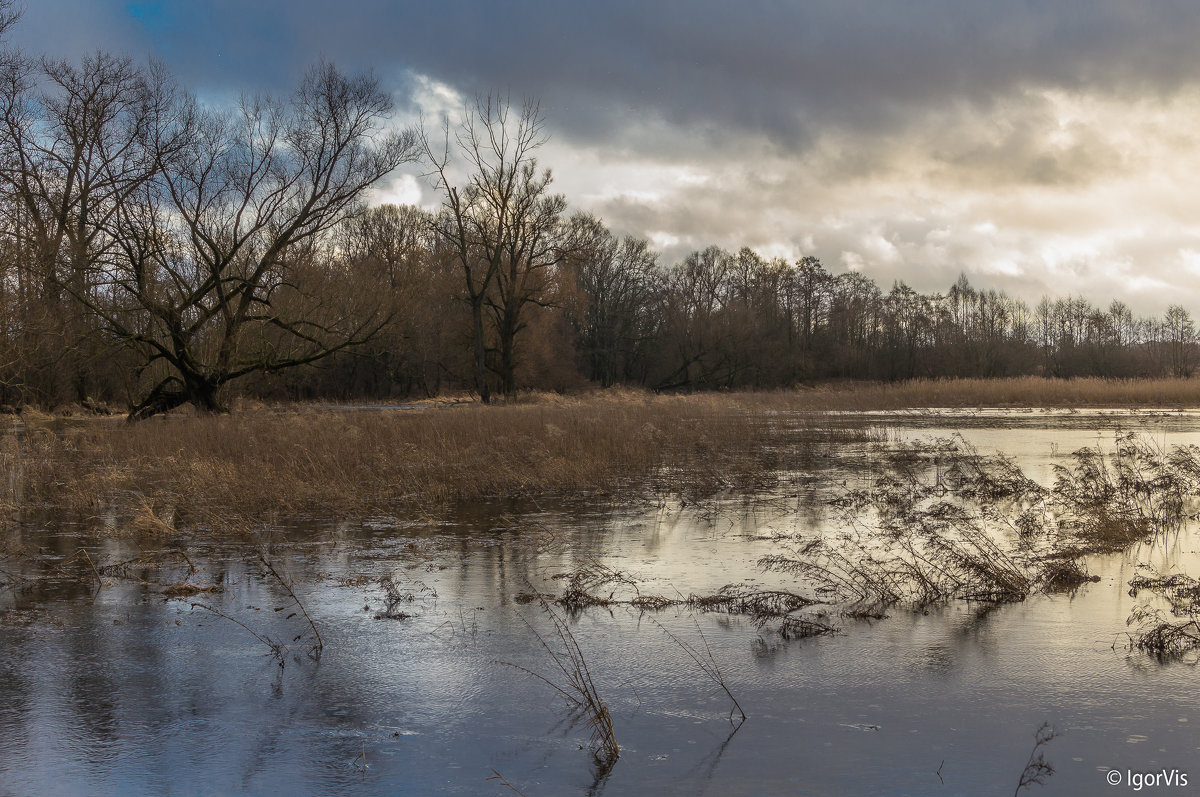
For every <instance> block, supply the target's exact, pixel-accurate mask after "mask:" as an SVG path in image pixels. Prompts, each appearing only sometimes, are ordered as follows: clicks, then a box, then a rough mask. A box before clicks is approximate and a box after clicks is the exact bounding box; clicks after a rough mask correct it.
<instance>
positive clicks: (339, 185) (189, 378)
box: [76, 63, 415, 419]
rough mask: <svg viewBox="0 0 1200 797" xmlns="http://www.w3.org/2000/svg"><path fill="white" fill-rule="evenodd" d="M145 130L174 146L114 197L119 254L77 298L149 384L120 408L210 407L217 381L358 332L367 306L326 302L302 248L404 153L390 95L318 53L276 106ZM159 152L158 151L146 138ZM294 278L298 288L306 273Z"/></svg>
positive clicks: (188, 105) (185, 104)
mask: <svg viewBox="0 0 1200 797" xmlns="http://www.w3.org/2000/svg"><path fill="white" fill-rule="evenodd" d="M176 107H177V113H176V114H175V116H174V117H173V119H172V120H170V124H168V125H165V126H163V127H162V128H161V129H160V130H159V131H158V136H159V138H160V139H162V138H165V137H168V136H179V137H181V138H182V139H183V140H184V141H186V142H187V145H186V146H185V147H182V148H180V149H178V150H177V151H175V152H171V153H170V154H169V157H163V158H162V160H161V168H160V169H159V170H158V171H157V172H156V174H155V177H154V179H153V180H150V181H146V182H145V183H144V184H142V185H140V187H139V190H138V191H137V193H136V196H133V197H131V201H127V202H123V203H121V204H120V205H119V210H118V213H117V214H116V223H115V227H114V232H113V234H114V239H115V240H116V241H117V243H118V245H119V247H120V256H119V257H114V258H112V259H111V260H110V261H109V262H107V263H106V264H105V265H104V266H103V267H102V268H100V269H99V270H98V273H97V275H96V276H97V279H98V280H99V281H101V282H102V283H103V284H102V289H101V290H100V291H98V292H96V293H95V294H85V295H80V294H76V298H78V299H80V300H81V301H83V302H84V303H85V305H86V306H87V307H88V309H89V310H90V311H92V312H93V313H94V314H95V315H96V316H97V317H98V318H100V319H101V321H102V323H103V325H104V327H105V329H106V330H107V331H108V332H109V333H110V334H112V335H113V336H115V337H116V338H117V339H118V340H120V341H121V342H123V343H125V344H126V345H128V346H130V347H132V348H133V349H135V350H136V351H137V352H138V353H139V354H140V356H141V357H142V372H143V374H144V375H145V377H146V378H147V379H148V382H147V384H148V385H149V387H148V388H147V389H145V390H144V391H143V392H142V393H141V395H140V396H139V399H138V400H137V401H136V402H135V403H134V404H133V406H132V408H131V411H130V418H131V419H137V418H144V417H147V416H149V415H153V414H155V413H159V412H164V411H166V410H169V409H171V408H172V407H176V406H179V405H180V404H184V403H191V404H193V405H195V406H197V407H199V408H201V409H204V410H208V411H219V410H221V409H223V405H222V402H221V399H220V395H219V393H220V391H221V389H222V387H223V386H224V385H226V384H228V383H229V382H231V381H233V380H235V379H238V378H239V377H242V376H245V375H247V374H250V373H254V372H260V371H265V372H274V371H278V370H280V369H284V368H290V367H294V366H297V365H302V364H305V363H311V362H314V361H316V360H318V359H321V358H323V357H326V356H328V355H329V354H331V353H333V352H335V351H338V350H340V349H343V348H346V347H347V346H352V345H355V344H357V343H361V342H363V341H364V340H366V339H368V338H369V337H370V336H371V335H372V334H373V332H374V331H375V330H377V329H378V327H379V325H380V324H381V323H382V319H381V318H380V317H379V315H378V314H377V313H373V312H370V310H369V309H364V308H362V307H352V306H349V305H347V304H346V303H345V302H340V303H339V302H338V301H337V297H334V296H332V295H331V294H330V293H329V291H330V290H331V289H332V288H334V287H336V286H335V285H334V284H333V282H332V281H331V280H329V279H317V280H316V285H317V287H315V288H314V287H313V280H311V279H309V280H307V281H305V280H301V279H300V277H301V276H303V275H304V274H305V273H306V272H308V274H309V275H310V276H311V275H312V273H313V272H314V271H319V270H320V269H319V264H315V263H314V261H313V258H314V256H315V253H317V252H319V247H318V243H319V242H320V240H321V239H322V237H323V236H324V235H325V234H326V233H327V232H328V231H329V230H331V229H332V228H333V227H334V226H335V225H337V224H338V223H339V222H341V221H343V220H345V219H347V218H349V217H350V216H352V215H353V214H355V213H356V212H358V211H359V209H360V208H361V202H362V196H363V193H364V192H365V191H366V189H367V188H369V187H370V186H372V185H373V184H375V183H376V182H377V181H378V180H380V179H381V178H382V177H384V176H385V175H387V174H388V173H389V172H391V171H392V170H393V169H395V168H396V167H397V166H399V165H400V164H401V163H404V162H405V161H408V160H411V159H412V158H413V157H414V152H415V148H414V145H415V136H414V135H413V134H412V133H411V132H403V133H398V134H386V135H385V134H383V133H382V127H383V123H384V121H385V118H386V115H387V114H388V112H389V111H390V109H391V99H390V97H389V96H388V95H387V93H386V92H384V91H383V90H382V89H381V88H380V86H379V83H378V81H377V80H376V79H375V78H374V77H372V76H369V75H361V76H357V77H350V76H347V75H344V74H343V73H341V72H340V71H338V70H337V69H336V68H335V67H334V66H333V65H332V64H328V63H321V64H318V65H317V66H315V67H313V68H312V69H311V70H310V71H309V72H308V74H307V75H306V76H305V77H304V79H303V81H302V82H301V85H300V87H299V89H298V90H297V91H296V92H295V94H294V95H293V96H292V98H291V100H290V102H286V103H285V102H281V101H278V100H275V99H272V98H269V97H243V98H242V100H241V101H240V103H239V104H238V106H237V108H236V110H235V111H233V112H232V113H217V112H213V111H208V110H204V109H202V108H200V107H199V106H198V105H197V103H196V102H195V101H194V100H192V99H184V100H183V101H181V102H180V103H178V104H177V106H176ZM160 149H161V148H160ZM306 282H307V283H308V284H307V285H306V284H305V283H306Z"/></svg>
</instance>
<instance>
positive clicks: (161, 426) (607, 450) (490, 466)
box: [23, 392, 864, 528]
mask: <svg viewBox="0 0 1200 797" xmlns="http://www.w3.org/2000/svg"><path fill="white" fill-rule="evenodd" d="M757 398H758V397H756V396H752V395H751V396H747V397H743V396H736V395H735V396H724V395H715V394H709V395H705V396H676V397H660V396H651V395H649V394H642V393H629V392H618V393H603V394H598V395H596V396H593V397H590V398H587V399H578V398H577V399H564V400H561V401H547V400H540V401H536V402H532V403H524V404H515V405H509V406H490V407H484V406H479V405H464V406H450V407H445V408H439V409H424V410H415V411H403V410H382V411H381V410H359V411H335V410H316V409H306V408H299V409H292V410H288V411H280V410H256V411H245V412H238V413H233V414H229V415H222V416H177V417H167V418H157V419H152V420H150V421H147V422H143V423H139V424H134V425H127V424H124V423H121V422H119V421H116V420H112V419H97V420H94V421H91V422H89V423H84V424H74V425H70V426H65V427H61V428H59V429H57V430H55V431H53V432H52V431H50V430H48V429H44V428H39V429H32V430H30V431H29V433H28V434H27V435H26V439H25V443H24V446H23V465H24V488H25V498H26V500H28V501H31V502H40V503H47V504H52V505H58V506H69V507H76V508H88V507H91V506H94V505H96V504H117V505H119V506H124V507H126V508H128V509H129V511H130V512H133V511H134V510H135V509H136V510H137V511H138V512H140V513H141V516H142V519H141V521H140V523H141V525H146V521H147V519H148V518H150V517H154V518H161V517H166V516H170V517H172V518H173V519H174V525H175V526H176V527H180V528H183V527H185V526H186V525H187V519H188V518H189V516H190V517H191V518H192V519H193V525H194V523H195V519H196V517H197V516H199V517H209V516H211V515H213V514H216V515H218V516H220V515H229V516H232V517H234V518H242V519H245V518H257V517H266V516H269V515H272V514H276V515H277V514H281V513H282V514H289V513H305V512H315V511H319V512H321V513H323V514H330V513H334V514H338V513H340V514H359V513H363V512H368V511H378V510H380V509H396V508H404V507H410V508H411V507H429V506H439V505H446V504H450V503H453V502H457V501H469V500H479V499H486V498H492V497H510V496H528V495H543V494H546V493H558V494H591V495H596V494H599V495H604V494H609V493H613V492H618V491H626V490H640V489H645V488H649V489H661V490H666V491H669V492H675V493H679V494H681V495H685V496H687V497H695V496H700V495H705V494H711V493H715V492H718V491H720V490H723V489H731V488H752V487H763V486H769V485H770V483H771V482H772V479H773V475H772V474H774V473H776V472H778V471H780V470H783V469H788V468H796V467H802V466H804V465H805V464H806V463H809V462H810V461H811V457H812V456H814V455H816V454H818V453H819V452H820V451H821V450H822V445H823V444H826V443H835V442H844V441H846V440H854V439H862V437H863V434H864V433H863V432H861V431H846V430H840V431H838V430H834V431H831V430H822V429H820V428H818V427H817V426H816V425H815V424H814V423H813V422H805V421H800V422H798V423H796V424H788V425H787V426H786V427H784V426H783V425H781V424H778V423H773V422H772V420H771V419H772V417H773V416H771V415H770V414H769V413H765V412H763V407H762V405H761V404H759V403H757ZM768 403H769V402H768Z"/></svg>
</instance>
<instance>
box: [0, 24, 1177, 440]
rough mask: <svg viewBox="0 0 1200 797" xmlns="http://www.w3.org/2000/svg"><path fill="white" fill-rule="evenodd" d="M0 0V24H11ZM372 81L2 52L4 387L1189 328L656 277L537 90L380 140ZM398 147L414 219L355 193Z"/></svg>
mask: <svg viewBox="0 0 1200 797" xmlns="http://www.w3.org/2000/svg"><path fill="white" fill-rule="evenodd" d="M9 9H11V2H5V0H0V31H2V29H3V28H4V27H5V26H7V25H10V24H12V23H13V21H14V17H13V16H12V15H11V14H7V13H6V12H7V10H9ZM390 110H391V99H390V96H389V94H388V93H387V92H385V91H383V90H382V88H381V87H380V86H379V84H378V82H377V81H376V80H375V79H373V78H371V77H369V76H352V75H345V74H343V73H341V72H340V71H338V70H337V69H336V68H335V67H334V66H332V65H330V64H324V63H322V64H318V65H316V66H315V67H313V68H312V69H311V70H310V71H309V72H308V74H307V75H306V76H305V77H304V78H303V80H302V81H301V83H300V85H299V86H298V87H297V89H296V90H295V91H294V92H293V93H292V94H291V95H289V96H287V97H283V98H279V97H267V96H246V97H242V98H241V99H240V101H238V102H237V103H234V104H233V105H231V106H229V107H219V108H215V107H210V106H206V105H204V104H203V103H201V102H199V101H198V100H197V99H196V98H195V97H194V96H192V95H191V94H190V93H189V92H187V91H186V90H185V89H184V88H182V87H180V86H179V85H177V84H176V83H175V81H174V80H173V79H172V77H171V76H170V75H168V74H166V73H165V72H164V70H163V69H161V68H160V67H158V66H153V65H152V66H148V67H146V66H140V65H138V64H135V63H134V62H133V61H132V60H130V59H128V58H122V57H117V56H112V55H108V54H104V53H99V54H97V55H94V56H89V57H87V58H84V59H82V60H81V61H80V62H78V63H68V62H65V61H56V60H51V59H45V58H31V57H29V56H26V55H23V54H20V53H14V52H6V53H4V54H3V56H2V58H0V403H2V404H6V405H10V406H20V405H23V404H33V405H40V406H46V407H53V406H57V405H61V404H69V403H79V404H85V405H88V404H99V403H105V404H109V405H112V406H117V407H122V408H128V409H129V411H130V413H131V417H146V416H149V415H152V414H155V413H158V412H163V411H167V410H169V409H171V408H172V407H175V406H178V405H180V404H183V403H191V404H193V405H195V406H197V407H200V408H202V409H206V410H219V409H221V408H222V407H223V406H224V405H225V402H226V401H227V400H228V397H229V396H230V395H231V394H232V393H234V392H241V393H245V394H250V395H255V396H261V397H272V398H296V399H299V398H318V397H325V398H332V399H339V400H346V399H372V398H389V397H401V396H414V395H419V396H425V395H432V394H437V393H440V392H446V391H458V390H464V389H468V390H474V391H475V392H477V393H478V394H479V395H480V396H481V397H483V398H484V399H485V400H487V399H488V398H489V397H490V396H491V395H493V394H506V395H511V394H513V393H514V392H515V391H516V390H518V389H519V388H542V389H573V388H579V387H583V386H586V385H588V384H597V385H602V386H609V385H615V384H632V385H641V386H645V387H648V388H652V389H661V390H694V389H720V388H745V387H757V388H769V387H779V386H790V385H795V384H798V383H806V382H812V381H814V380H821V379H829V378H854V379H876V380H899V379H910V378H915V377H950V376H973V377H1000V376H1014V375H1024V374H1044V375H1048V376H1057V377H1071V376H1105V377H1135V376H1161V375H1175V376H1188V375H1190V374H1191V372H1192V369H1193V368H1194V366H1195V363H1196V362H1197V342H1196V332H1195V328H1194V324H1193V322H1192V319H1191V317H1190V316H1189V314H1188V312H1187V311H1186V310H1184V309H1183V308H1181V307H1178V306H1172V307H1170V308H1169V309H1168V310H1167V312H1166V314H1165V315H1164V316H1163V317H1162V318H1136V317H1135V316H1134V315H1133V313H1132V312H1131V311H1130V309H1129V308H1128V307H1127V306H1126V305H1124V304H1122V303H1121V302H1119V301H1117V302H1113V303H1112V304H1111V305H1110V306H1109V307H1108V308H1106V309H1101V308H1097V307H1093V306H1092V305H1091V304H1089V303H1088V302H1087V301H1085V300H1083V299H1081V298H1078V297H1069V298H1064V299H1055V300H1051V299H1046V300H1043V301H1042V302H1041V303H1039V304H1038V305H1037V306H1036V307H1033V308H1031V307H1029V306H1027V305H1026V304H1024V303H1023V302H1021V301H1019V300H1017V299H1014V298H1011V297H1009V296H1006V295H1004V294H1003V293H999V292H996V291H990V290H978V289H976V288H974V287H972V286H971V285H969V284H968V283H967V281H966V279H965V278H963V279H960V280H959V281H958V282H957V283H956V284H955V285H953V286H951V287H950V288H949V290H948V291H947V292H946V293H944V294H935V295H923V294H919V293H917V292H916V291H914V290H912V289H911V288H909V287H908V286H906V285H904V284H902V283H897V284H896V285H894V286H892V287H891V288H890V289H889V290H884V289H882V288H881V287H880V286H878V285H876V284H875V283H874V282H872V281H871V280H870V279H868V278H867V277H865V276H863V275H862V274H858V273H853V272H851V273H843V274H833V273H831V272H830V271H829V270H827V269H826V268H825V267H824V266H823V265H822V264H821V263H820V262H819V261H818V260H817V259H815V258H812V257H805V258H802V259H800V260H799V261H796V262H788V261H784V260H780V259H765V258H763V257H761V256H759V255H758V254H756V253H755V252H753V251H751V250H750V249H742V250H740V251H739V252H737V253H731V252H727V251H724V250H722V249H719V248H716V247H710V248H708V249H705V250H703V251H698V252H694V253H693V254H691V255H689V256H688V257H686V258H684V259H683V261H682V262H679V263H674V264H664V263H662V262H660V258H659V256H658V254H657V253H656V252H654V251H653V250H652V249H651V248H650V246H649V245H648V243H647V242H646V241H645V240H642V239H638V238H634V237H629V236H625V237H620V236H617V235H615V234H614V233H613V232H611V231H610V230H609V229H607V228H606V226H605V225H604V223H603V222H602V221H601V220H599V219H597V218H594V217H592V216H590V215H587V214H585V213H571V212H570V210H569V208H568V205H567V201H566V199H565V198H564V197H563V196H562V195H560V194H555V193H553V192H552V191H551V190H550V186H551V184H552V178H551V174H550V172H549V171H548V170H546V169H544V168H542V167H541V166H540V165H539V164H538V161H537V158H536V154H537V150H538V147H539V146H540V144H541V143H542V142H543V141H544V133H543V128H542V117H541V115H540V111H539V109H538V107H537V105H536V103H528V102H527V103H525V104H524V105H522V106H519V107H517V106H510V105H509V103H508V102H507V101H504V100H502V99H499V98H495V97H488V98H482V99H480V100H478V101H477V102H476V103H475V104H474V105H473V106H470V107H468V108H466V109H464V112H463V114H462V116H461V117H460V118H459V119H457V120H455V121H453V122H450V121H448V122H446V123H445V125H444V127H443V128H442V129H440V130H429V129H416V130H407V131H401V132H388V130H389V123H388V115H389V113H390ZM405 163H419V164H420V165H419V167H418V168H420V170H421V171H422V172H423V173H424V174H426V175H427V176H428V177H429V180H430V184H431V186H432V187H433V188H434V189H435V191H436V192H437V195H438V196H439V197H440V206H439V207H437V208H433V209H422V208H418V207H411V206H404V207H397V206H391V205H385V206H379V207H372V208H368V207H367V206H366V204H365V202H364V199H365V197H366V196H367V192H368V190H369V189H370V188H371V187H372V186H374V185H376V184H378V182H379V181H380V180H382V179H383V178H385V177H386V176H387V175H389V174H391V173H392V172H393V171H394V170H395V169H396V168H397V167H398V166H400V165H402V164H405Z"/></svg>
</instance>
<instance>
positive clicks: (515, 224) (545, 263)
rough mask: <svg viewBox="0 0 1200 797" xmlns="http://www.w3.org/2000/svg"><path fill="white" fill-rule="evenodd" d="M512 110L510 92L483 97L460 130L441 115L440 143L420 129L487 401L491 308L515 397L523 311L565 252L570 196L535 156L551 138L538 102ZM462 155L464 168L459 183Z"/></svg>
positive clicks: (506, 384)
mask: <svg viewBox="0 0 1200 797" xmlns="http://www.w3.org/2000/svg"><path fill="white" fill-rule="evenodd" d="M513 116H514V114H513V109H512V107H511V105H510V103H509V101H508V100H507V99H503V98H500V97H497V96H487V97H480V98H478V99H477V100H476V101H475V103H474V105H473V106H470V107H468V108H466V109H465V110H464V112H463V118H462V120H461V122H460V123H459V125H458V126H457V128H455V129H454V130H453V133H452V132H451V126H450V122H449V120H448V119H444V120H443V122H442V137H441V143H440V144H438V143H436V142H435V140H433V139H431V138H430V136H429V134H428V131H427V130H425V129H422V132H421V147H422V150H423V153H424V156H425V160H426V162H427V163H428V164H429V167H430V173H429V176H430V177H431V178H432V180H433V183H434V186H435V187H436V188H437V189H438V190H440V191H441V192H442V193H443V201H442V208H443V212H442V213H441V215H440V216H439V217H438V220H437V222H436V229H437V231H438V234H439V235H440V236H441V237H442V238H443V239H444V240H445V241H446V243H447V244H448V246H449V247H450V248H451V249H452V250H453V251H454V253H455V256H456V258H457V260H458V263H459V266H460V268H461V269H462V275H463V282H464V286H465V288H466V298H467V302H468V304H469V305H470V309H471V325H472V343H473V348H474V371H475V389H476V390H477V391H478V392H479V397H480V400H481V401H483V402H484V403H487V402H488V401H489V400H490V398H491V390H490V387H489V385H488V380H487V369H488V362H487V353H488V352H487V348H488V347H487V345H486V338H485V334H484V316H485V311H488V310H490V312H491V316H492V319H493V321H494V322H495V327H496V333H497V337H498V339H499V343H498V347H497V348H498V350H499V355H500V357H499V360H500V362H499V365H498V366H497V368H496V369H495V370H497V372H498V373H499V374H500V377H501V384H502V387H503V390H504V392H505V393H506V394H508V395H511V394H512V393H513V392H515V390H516V382H515V375H514V369H515V341H516V335H517V333H518V332H520V331H521V329H522V328H523V320H522V317H521V314H522V309H523V308H524V307H525V306H526V305H527V304H529V303H530V302H535V301H539V299H540V295H541V293H542V292H543V291H544V290H545V289H546V288H547V287H548V285H549V273H550V271H551V270H552V269H553V267H554V266H556V265H557V264H558V263H559V262H560V261H561V259H562V256H563V248H562V247H561V245H560V244H561V242H560V241H558V240H556V238H555V236H556V235H557V233H558V232H559V227H560V225H559V221H560V218H561V216H562V213H563V211H564V210H565V208H566V200H565V199H563V197H562V196H561V195H558V194H550V193H549V186H550V182H551V179H552V178H551V174H550V171H549V170H548V169H545V170H539V169H538V164H537V159H536V158H535V157H534V151H535V150H537V148H538V147H540V146H541V145H542V144H543V143H545V141H546V137H545V135H544V131H543V120H542V116H541V111H540V109H539V106H538V104H537V103H536V102H535V101H533V100H526V101H525V102H524V103H523V104H522V105H521V107H520V109H519V111H518V112H517V114H516V118H513ZM451 140H453V146H451ZM459 162H461V167H462V168H465V171H466V175H465V177H464V178H463V179H462V181H461V184H456V180H455V168H456V167H458V166H459Z"/></svg>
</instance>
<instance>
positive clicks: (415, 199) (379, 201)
mask: <svg viewBox="0 0 1200 797" xmlns="http://www.w3.org/2000/svg"><path fill="white" fill-rule="evenodd" d="M424 197H425V192H424V190H423V189H422V187H421V182H420V181H419V180H418V179H417V177H416V176H415V175H412V174H402V175H399V176H397V177H394V178H392V179H391V180H389V181H388V182H387V184H386V185H383V186H381V187H378V188H374V189H372V190H371V191H370V193H369V199H368V202H369V203H370V204H372V205H385V204H392V205H426V204H427V203H424V202H423V199H424ZM434 204H436V201H435V202H434Z"/></svg>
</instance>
